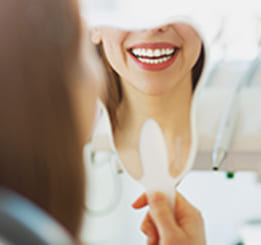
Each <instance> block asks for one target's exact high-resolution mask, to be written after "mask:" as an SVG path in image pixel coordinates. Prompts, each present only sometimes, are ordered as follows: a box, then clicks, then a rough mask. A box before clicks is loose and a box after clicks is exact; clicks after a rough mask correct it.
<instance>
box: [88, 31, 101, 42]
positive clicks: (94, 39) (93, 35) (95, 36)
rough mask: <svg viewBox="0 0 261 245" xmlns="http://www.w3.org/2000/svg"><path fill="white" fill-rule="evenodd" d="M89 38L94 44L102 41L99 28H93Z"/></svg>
mask: <svg viewBox="0 0 261 245" xmlns="http://www.w3.org/2000/svg"><path fill="white" fill-rule="evenodd" d="M91 39H92V42H93V43H94V44H96V45H97V44H100V43H101V41H102V35H101V30H100V29H99V28H94V29H92V31H91Z"/></svg>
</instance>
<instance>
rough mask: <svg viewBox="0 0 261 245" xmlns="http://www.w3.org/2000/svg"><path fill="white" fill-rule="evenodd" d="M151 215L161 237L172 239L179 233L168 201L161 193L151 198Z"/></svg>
mask: <svg viewBox="0 0 261 245" xmlns="http://www.w3.org/2000/svg"><path fill="white" fill-rule="evenodd" d="M148 199H149V206H150V214H151V217H152V219H153V221H154V224H155V225H156V227H157V230H158V233H159V236H160V237H170V236H173V235H174V234H173V233H175V231H176V232H179V227H178V225H177V223H176V221H175V219H174V214H173V212H172V210H171V207H170V204H169V201H168V199H167V198H166V196H165V195H163V194H162V193H160V192H156V193H154V194H152V195H151V196H149V198H148Z"/></svg>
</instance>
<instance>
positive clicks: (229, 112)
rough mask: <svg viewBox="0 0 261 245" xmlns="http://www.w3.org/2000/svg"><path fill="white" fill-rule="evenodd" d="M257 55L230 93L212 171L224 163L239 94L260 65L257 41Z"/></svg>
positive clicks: (216, 142)
mask: <svg viewBox="0 0 261 245" xmlns="http://www.w3.org/2000/svg"><path fill="white" fill-rule="evenodd" d="M258 46H259V48H258V54H257V56H256V58H255V59H254V60H253V61H252V63H251V65H250V68H249V69H248V71H247V72H246V74H245V76H243V77H242V78H241V79H240V81H239V83H238V85H237V86H236V88H235V90H234V91H233V92H232V97H231V99H230V100H229V101H228V106H227V109H226V111H225V113H224V116H223V118H222V120H221V123H220V126H219V129H218V133H217V137H216V141H215V146H214V150H213V153H212V168H213V170H218V169H219V168H220V167H221V165H222V164H223V162H224V161H225V159H226V157H227V154H228V152H229V149H230V145H231V142H232V138H233V135H234V132H235V128H236V122H237V120H238V115H239V94H240V92H241V90H242V88H243V87H244V86H250V85H251V82H252V81H253V77H254V75H255V73H256V71H257V69H258V67H259V64H260V55H261V41H260V40H259V45H258Z"/></svg>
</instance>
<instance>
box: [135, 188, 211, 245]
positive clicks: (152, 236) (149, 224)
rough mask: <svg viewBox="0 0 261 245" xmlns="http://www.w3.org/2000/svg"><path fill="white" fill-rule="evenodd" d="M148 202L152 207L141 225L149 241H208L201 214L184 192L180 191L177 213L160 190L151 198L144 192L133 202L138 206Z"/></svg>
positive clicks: (166, 244) (160, 244)
mask: <svg viewBox="0 0 261 245" xmlns="http://www.w3.org/2000/svg"><path fill="white" fill-rule="evenodd" d="M147 205H149V206H150V211H149V212H148V213H147V215H146V217H145V218H144V220H143V223H142V225H141V230H142V231H143V232H144V233H145V235H147V237H148V240H147V245H206V241H205V232H204V222H203V219H202V216H201V214H200V212H199V211H198V210H197V209H196V208H195V207H193V206H192V205H191V204H190V203H189V202H188V201H187V200H186V199H185V198H184V197H183V196H182V195H180V194H179V193H177V196H176V205H175V210H174V213H173V212H172V210H171V208H170V205H169V202H168V200H167V198H166V196H165V195H163V194H162V193H159V192H157V193H154V194H152V195H151V196H150V197H149V198H147V195H146V194H143V195H142V196H140V197H139V198H138V199H137V200H136V201H135V202H134V203H133V204H132V206H133V208H135V209H140V208H143V207H145V206H147Z"/></svg>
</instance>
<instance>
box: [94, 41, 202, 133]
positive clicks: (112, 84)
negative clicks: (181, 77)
mask: <svg viewBox="0 0 261 245" xmlns="http://www.w3.org/2000/svg"><path fill="white" fill-rule="evenodd" d="M96 48H97V51H98V53H99V55H100V57H101V58H102V61H103V63H104V66H105V68H106V72H107V77H108V80H109V81H108V82H107V83H106V87H107V92H106V93H105V94H104V97H103V98H101V99H102V100H103V103H104V104H105V106H106V108H107V110H108V113H109V116H110V120H111V124H112V129H113V131H114V130H115V127H116V126H117V115H116V111H117V107H118V105H119V104H120V103H121V101H122V96H123V94H122V89H121V80H120V76H119V75H118V73H117V72H116V71H114V70H113V68H112V67H111V65H110V63H109V61H108V60H107V58H106V54H105V52H104V48H103V44H102V43H101V44H99V45H97V46H96ZM204 62H205V49H204V46H203V44H202V46H201V51H200V55H199V58H198V60H197V62H196V64H195V65H194V67H193V68H192V89H193V91H194V90H195V88H196V86H197V84H198V80H199V78H200V75H201V73H202V70H203V67H204Z"/></svg>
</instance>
